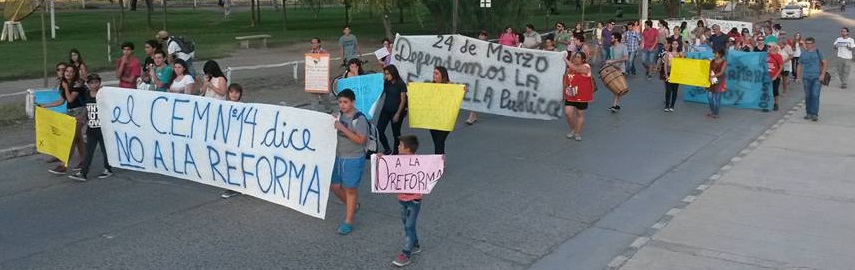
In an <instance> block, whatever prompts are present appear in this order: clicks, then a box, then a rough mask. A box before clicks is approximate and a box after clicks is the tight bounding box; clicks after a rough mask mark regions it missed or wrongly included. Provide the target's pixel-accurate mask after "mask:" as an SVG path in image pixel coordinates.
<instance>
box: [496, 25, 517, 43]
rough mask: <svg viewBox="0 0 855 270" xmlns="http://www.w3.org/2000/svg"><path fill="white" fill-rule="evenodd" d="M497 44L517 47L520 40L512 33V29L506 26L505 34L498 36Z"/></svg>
mask: <svg viewBox="0 0 855 270" xmlns="http://www.w3.org/2000/svg"><path fill="white" fill-rule="evenodd" d="M499 44H502V45H505V46H513V47H518V46H519V44H520V38H519V36H518V35H517V34H516V33H514V29H513V28H511V27H510V26H508V27H505V32H503V33H502V34H501V35H499Z"/></svg>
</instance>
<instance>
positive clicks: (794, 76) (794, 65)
mask: <svg viewBox="0 0 855 270" xmlns="http://www.w3.org/2000/svg"><path fill="white" fill-rule="evenodd" d="M790 61H792V62H793V79H798V78H799V76H798V74H796V72H795V70H796V68H797V67H798V66H799V58H798V57H793V60H790Z"/></svg>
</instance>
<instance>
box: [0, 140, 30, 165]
mask: <svg viewBox="0 0 855 270" xmlns="http://www.w3.org/2000/svg"><path fill="white" fill-rule="evenodd" d="M35 154H36V145H35V144H32V143H31V144H28V145H23V146H15V147H10V148H6V149H0V161H3V160H7V159H13V158H18V157H26V156H32V155H35Z"/></svg>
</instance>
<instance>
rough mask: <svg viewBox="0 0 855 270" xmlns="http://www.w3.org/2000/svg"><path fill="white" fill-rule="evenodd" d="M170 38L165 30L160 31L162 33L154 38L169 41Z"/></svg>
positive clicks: (158, 33)
mask: <svg viewBox="0 0 855 270" xmlns="http://www.w3.org/2000/svg"><path fill="white" fill-rule="evenodd" d="M168 37H169V33H168V32H166V31H164V30H160V32H157V35H155V36H154V38H157V39H167V38H168Z"/></svg>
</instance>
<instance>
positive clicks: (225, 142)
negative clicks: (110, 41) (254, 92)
mask: <svg viewBox="0 0 855 270" xmlns="http://www.w3.org/2000/svg"><path fill="white" fill-rule="evenodd" d="M98 112H99V115H100V119H101V132H102V133H103V134H104V144H105V146H106V149H107V158H108V160H109V162H110V164H111V165H112V166H114V167H118V168H122V169H129V170H136V171H142V172H151V173H158V174H163V175H168V176H172V177H177V178H182V179H186V180H190V181H194V182H198V183H202V184H206V185H211V186H215V187H220V188H224V189H231V190H235V191H238V192H241V193H243V194H246V195H250V196H253V197H256V198H259V199H262V200H265V201H269V202H272V203H275V204H279V205H283V206H285V207H288V208H291V209H294V210H297V211H299V212H301V213H304V214H306V215H309V216H312V217H316V218H321V219H323V218H324V216H325V215H326V205H327V198H328V197H329V186H330V179H331V176H332V169H333V164H334V162H335V149H336V136H337V135H336V131H335V129H334V128H333V121H334V120H333V118H332V117H331V116H330V115H328V114H323V113H319V112H314V111H309V110H302V109H297V108H291V107H283V106H274V105H268V104H254V103H237V102H230V101H221V100H216V99H210V98H204V97H199V96H192V95H182V94H172V93H164V92H155V91H128V90H127V89H121V88H115V87H105V88H104V89H102V90H100V91H98Z"/></svg>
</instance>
